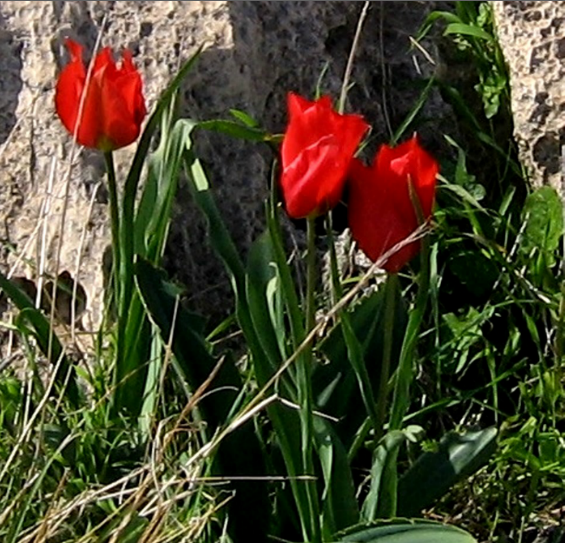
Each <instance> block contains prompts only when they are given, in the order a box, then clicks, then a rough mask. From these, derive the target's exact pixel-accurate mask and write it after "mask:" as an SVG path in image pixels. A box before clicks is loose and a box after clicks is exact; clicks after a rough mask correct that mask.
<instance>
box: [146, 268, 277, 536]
mask: <svg viewBox="0 0 565 543" xmlns="http://www.w3.org/2000/svg"><path fill="white" fill-rule="evenodd" d="M135 271H136V278H137V283H138V286H139V289H140V291H141V294H142V296H143V300H144V302H145V304H146V306H147V309H148V311H149V313H150V315H151V318H152V319H153V321H154V322H155V323H156V324H157V326H158V327H159V329H160V330H161V337H162V339H163V341H164V342H169V341H170V340H171V338H172V341H171V348H172V351H173V354H174V359H173V364H174V365H175V367H176V368H177V370H178V372H179V374H180V377H181V379H185V380H186V382H187V383H188V384H189V386H190V389H191V390H192V391H195V390H196V389H197V388H198V387H200V386H201V385H202V384H204V382H205V381H206V380H207V379H208V377H209V376H210V374H211V373H212V372H213V371H214V369H215V367H216V365H217V363H218V361H217V360H215V359H214V357H213V356H212V355H211V354H210V352H209V349H208V346H207V345H206V343H205V341H204V339H203V338H202V337H201V336H200V335H199V334H198V332H197V331H196V330H195V327H194V326H193V323H194V322H195V318H194V316H193V315H192V314H191V313H189V312H188V311H187V310H186V309H184V308H183V307H182V306H180V305H178V304H177V297H176V296H175V295H174V287H171V285H170V284H169V283H168V281H167V280H166V277H165V274H164V272H162V271H160V270H158V269H156V268H154V267H153V266H152V265H151V264H150V263H149V262H147V261H145V260H143V259H139V260H138V262H137V263H136V266H135ZM196 324H197V326H199V324H200V321H199V319H196ZM242 388H243V385H242V382H241V378H240V375H239V372H238V371H237V368H236V367H235V364H234V363H233V361H232V360H227V359H225V360H224V362H223V364H222V365H221V366H220V368H219V370H218V372H217V374H216V376H215V377H214V379H213V381H212V383H211V384H210V388H209V389H208V391H207V392H209V393H208V394H205V395H204V397H202V398H201V399H200V400H199V402H198V408H199V409H200V410H201V412H202V414H203V418H204V420H205V421H206V423H207V426H208V428H209V435H212V434H213V433H214V432H215V431H216V430H217V429H219V428H220V427H222V426H223V425H226V424H227V423H229V419H228V417H229V416H230V414H231V413H232V410H233V407H234V404H235V403H236V402H237V401H238V395H239V394H240V391H241V390H242ZM210 392H213V393H210ZM218 462H219V467H218V468H217V469H219V470H220V472H219V474H220V475H222V476H224V477H226V478H227V479H228V480H229V478H230V476H234V477H238V478H241V480H237V481H234V482H232V488H233V489H234V490H235V491H236V492H235V495H234V497H233V499H232V500H231V501H230V505H229V506H228V507H229V510H230V526H231V528H232V529H233V534H234V538H236V534H237V535H238V536H241V535H242V534H243V533H246V532H247V533H249V531H251V530H253V531H254V533H262V532H263V531H265V530H266V527H267V520H268V514H269V511H268V503H269V502H268V497H267V487H266V484H265V482H264V481H260V480H254V481H246V480H245V477H252V478H260V477H263V476H264V475H265V473H264V463H263V458H262V452H261V449H260V446H259V442H258V439H257V436H256V435H255V433H254V430H253V427H252V426H251V424H250V423H248V424H244V425H243V426H241V427H240V428H238V429H237V430H235V431H234V432H232V433H230V434H229V435H228V436H227V437H226V438H225V439H224V440H223V441H222V442H221V443H220V445H219V449H218ZM258 517H259V518H258ZM236 539H237V538H236Z"/></svg>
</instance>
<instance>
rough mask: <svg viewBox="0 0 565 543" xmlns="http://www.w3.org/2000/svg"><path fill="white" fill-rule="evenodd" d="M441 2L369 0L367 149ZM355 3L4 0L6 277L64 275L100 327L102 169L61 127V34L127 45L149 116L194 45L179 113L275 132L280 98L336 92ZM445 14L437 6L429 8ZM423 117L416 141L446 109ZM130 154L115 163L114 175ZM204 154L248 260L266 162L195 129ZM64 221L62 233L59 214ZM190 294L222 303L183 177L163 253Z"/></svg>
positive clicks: (0, 204) (363, 52)
mask: <svg viewBox="0 0 565 543" xmlns="http://www.w3.org/2000/svg"><path fill="white" fill-rule="evenodd" d="M439 4H440V3H438V2H394V3H392V2H372V3H371V4H370V9H369V14H368V17H367V20H366V23H365V26H364V29H363V33H362V36H361V40H360V43H359V49H358V54H357V57H356V61H355V67H354V70H353V74H352V81H353V82H354V83H355V86H354V87H353V89H352V90H351V92H350V93H349V100H348V102H349V103H348V108H347V109H348V110H349V111H356V112H360V113H363V114H364V115H365V116H366V118H367V120H368V121H369V122H370V123H371V124H372V125H373V127H374V132H373V139H372V140H371V145H370V152H372V151H373V150H374V149H375V148H376V146H377V145H378V143H380V142H382V141H386V140H388V138H389V136H390V133H391V131H393V130H395V129H396V128H397V127H398V126H399V124H400V123H401V121H402V120H403V119H404V118H405V116H406V115H407V114H408V112H409V111H410V109H411V108H412V106H413V104H414V102H415V101H416V100H417V98H418V96H419V93H420V92H421V88H417V87H415V86H414V85H413V82H414V81H415V80H416V79H417V78H419V77H420V76H421V74H422V73H423V74H429V73H431V71H432V70H434V67H433V65H432V64H430V63H429V61H428V60H427V59H426V57H425V56H424V55H422V54H421V52H420V51H419V50H417V49H411V47H410V41H409V38H410V36H413V35H415V33H416V32H417V30H418V27H419V25H420V24H421V23H422V21H423V19H424V17H425V15H426V14H427V13H428V12H429V11H430V10H432V9H435V8H437V7H438V5H439ZM362 7H363V2H345V1H342V2H305V1H302V2H287V1H283V2H250V1H243V2H226V1H206V2H203V1H202V2H198V1H182V2H180V1H165V2H151V1H120V2H116V1H91V2H82V1H52V2H40V1H25V2H22V1H4V2H1V3H0V70H1V71H2V79H1V81H0V104H1V105H2V107H1V108H0V145H2V148H1V150H0V214H1V216H2V219H3V220H2V225H3V226H2V228H3V230H2V233H1V239H2V245H1V247H2V255H1V265H2V269H3V271H5V272H7V271H10V272H12V273H14V274H16V275H19V276H27V277H29V278H34V279H36V278H37V277H38V276H39V275H40V274H41V273H42V272H45V275H46V276H47V275H49V274H51V275H52V274H54V273H55V271H56V270H55V261H56V257H57V247H58V240H59V238H61V236H62V239H61V254H60V265H59V271H63V270H68V271H69V272H70V273H71V275H72V276H73V277H75V278H76V279H78V281H79V282H80V283H81V284H82V285H83V286H84V288H85V290H86V293H87V298H88V311H87V322H86V323H85V324H84V325H85V326H86V328H89V329H91V328H93V329H95V328H96V323H97V322H98V321H99V319H100V315H101V313H100V308H101V300H102V293H103V273H102V256H103V253H104V251H105V250H106V248H107V245H108V243H109V223H108V209H107V194H106V189H105V179H104V165H103V161H102V157H101V156H100V154H99V153H97V152H94V151H89V150H84V149H78V150H77V152H75V153H73V146H72V143H71V138H70V137H69V135H68V134H67V133H66V132H65V131H64V129H63V128H62V126H61V124H60V122H59V121H58V119H57V117H56V115H55V112H54V108H53V89H54V83H55V80H56V76H57V73H58V70H59V68H60V66H62V65H63V64H64V63H65V62H66V61H67V56H66V51H65V49H64V46H63V42H64V38H65V37H67V36H69V37H72V38H73V39H75V40H77V41H80V42H82V43H83V44H84V46H85V48H86V50H87V51H92V49H93V47H94V44H95V42H96V38H97V35H98V32H99V31H100V28H101V26H102V24H103V22H105V30H104V32H103V35H102V44H103V45H109V46H111V47H112V48H113V49H114V50H115V51H116V52H118V51H119V50H120V49H122V48H123V47H128V48H130V49H131V50H132V51H133V54H134V62H135V63H136V64H137V66H138V67H139V69H140V71H141V72H142V75H143V78H144V85H145V93H146V97H147V102H148V108H149V109H151V107H152V105H153V104H154V102H155V99H156V97H157V96H158V95H159V93H160V91H161V90H162V89H163V88H164V87H165V86H166V85H167V83H168V82H169V81H170V79H171V78H172V76H173V75H174V74H175V72H176V70H177V68H178V66H179V65H180V63H181V62H182V61H183V60H185V59H186V58H188V57H189V56H190V55H191V54H192V53H193V52H194V51H195V50H196V48H197V47H198V46H199V45H201V44H205V47H204V52H203V54H202V55H201V58H200V60H199V63H198V67H197V69H196V70H195V71H194V72H193V73H192V74H190V75H189V77H188V79H187V81H186V84H185V85H184V87H183V92H182V108H183V111H182V113H183V114H185V115H187V116H190V117H193V118H197V119H209V118H218V117H226V116H227V114H228V110H229V109H230V108H239V109H242V110H245V111H246V112H248V113H249V114H250V115H252V116H253V117H255V118H257V119H258V120H259V121H260V122H261V124H262V125H263V126H266V127H267V128H268V129H270V130H272V131H274V132H281V131H283V130H284V126H285V122H286V106H285V96H286V93H287V92H288V91H290V90H293V91H297V92H300V93H302V94H303V95H305V96H313V94H314V90H315V88H316V83H317V81H318V78H319V76H320V73H321V72H322V70H323V68H324V65H325V64H326V63H327V64H328V66H329V68H328V70H327V73H326V75H325V77H324V79H323V81H322V89H323V91H324V92H325V93H329V94H330V95H331V96H333V97H335V98H337V97H338V95H339V91H340V87H341V81H342V77H343V73H344V70H345V64H346V61H347V56H348V54H349V49H350V47H351V43H352V39H353V35H354V32H355V28H356V25H357V20H358V17H359V13H360V11H361V9H362ZM440 7H442V6H440ZM424 116H426V117H428V118H433V119H434V120H435V124H434V125H427V126H424V127H422V129H421V133H422V137H423V141H424V143H425V144H426V145H427V146H428V148H430V150H432V151H434V150H436V149H437V148H438V146H440V145H441V132H442V130H441V129H440V130H438V123H439V124H441V122H442V119H447V124H446V126H448V125H449V124H451V125H452V124H453V123H452V120H451V117H450V112H449V111H448V110H447V109H446V108H445V106H444V105H443V103H442V102H441V100H440V99H439V96H435V95H434V98H433V99H432V100H431V101H430V102H429V104H428V105H427V106H426V109H425V111H424ZM134 147H135V146H131V147H130V148H127V149H124V150H120V151H118V152H117V153H116V154H117V157H116V159H117V162H118V165H119V170H120V171H121V172H124V170H125V167H126V166H127V164H128V162H129V160H130V159H131V156H132V154H133V149H134ZM198 149H199V155H200V156H201V157H202V159H203V162H204V164H205V166H206V168H207V169H208V171H209V173H210V180H211V184H212V186H213V188H214V191H215V194H216V198H217V201H218V204H219V206H220V209H221V211H222V213H223V215H224V217H225V218H226V221H227V223H228V226H229V228H230V230H231V232H232V234H233V237H234V239H235V241H236V243H237V245H238V247H239V248H240V250H241V251H242V252H243V254H245V250H246V248H248V247H249V245H250V243H251V242H252V240H253V239H255V238H256V236H257V234H258V233H259V232H260V231H261V229H262V227H263V217H262V210H263V199H264V197H265V196H266V194H267V187H268V180H269V176H270V167H271V162H272V158H273V156H272V153H270V152H269V151H268V150H267V149H266V148H263V147H261V146H258V145H253V144H250V143H248V142H240V141H234V140H231V139H229V138H227V137H223V136H220V135H217V134H205V133H200V134H199V141H198ZM63 213H65V217H64V224H63V226H61V219H62V217H63ZM166 264H167V266H168V268H169V270H170V271H171V272H172V273H173V274H174V275H175V276H176V277H178V278H179V279H180V280H181V281H183V282H185V283H186V284H187V285H188V297H189V302H190V303H191V305H192V307H195V308H196V309H200V310H202V311H203V312H205V313H208V312H217V311H218V309H222V310H225V309H226V292H229V284H228V281H227V278H226V277H225V275H224V274H223V273H222V272H221V268H222V267H221V265H220V264H219V262H217V260H216V259H215V257H214V256H213V254H212V253H211V251H210V249H209V248H208V247H207V244H206V241H205V227H204V225H203V222H202V220H201V218H200V216H199V214H198V212H197V211H196V210H195V208H194V206H193V205H192V204H191V203H190V198H189V196H188V191H187V190H186V187H184V186H183V185H182V184H181V187H180V189H179V194H178V198H177V201H176V204H175V218H174V221H173V225H172V228H171V234H170V242H169V250H168V255H167V259H166Z"/></svg>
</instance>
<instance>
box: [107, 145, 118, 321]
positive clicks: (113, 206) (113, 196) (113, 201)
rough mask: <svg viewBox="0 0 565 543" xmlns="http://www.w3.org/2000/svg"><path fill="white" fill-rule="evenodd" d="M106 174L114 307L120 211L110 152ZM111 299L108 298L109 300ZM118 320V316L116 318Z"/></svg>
mask: <svg viewBox="0 0 565 543" xmlns="http://www.w3.org/2000/svg"><path fill="white" fill-rule="evenodd" d="M104 160H105V162H106V172H107V174H108V193H109V196H110V228H111V231H112V282H113V284H112V286H111V288H112V290H113V299H114V303H115V304H116V306H117V305H118V303H119V299H120V292H119V287H120V281H119V277H120V211H119V207H118V188H117V185H116V170H115V168H114V156H113V155H112V151H107V152H105V153H104ZM111 299H112V298H110V300H111ZM118 318H119V316H118Z"/></svg>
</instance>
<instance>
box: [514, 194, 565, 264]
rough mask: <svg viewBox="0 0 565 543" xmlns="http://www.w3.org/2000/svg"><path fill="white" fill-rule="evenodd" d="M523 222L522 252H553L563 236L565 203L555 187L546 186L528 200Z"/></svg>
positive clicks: (523, 213) (525, 204) (529, 196)
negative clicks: (564, 208)
mask: <svg viewBox="0 0 565 543" xmlns="http://www.w3.org/2000/svg"><path fill="white" fill-rule="evenodd" d="M522 220H523V221H524V222H525V228H524V235H523V238H522V245H521V250H522V251H523V252H524V253H526V254H529V253H530V252H531V251H532V250H534V249H537V250H539V251H547V252H552V251H555V250H556V249H557V248H558V247H559V240H560V239H561V236H562V235H563V202H562V201H561V198H560V197H559V195H558V194H557V191H556V190H555V189H554V188H553V187H549V186H545V187H541V188H539V189H537V190H536V191H535V192H532V193H531V194H530V195H528V197H527V198H526V202H525V203H524V210H523V212H522Z"/></svg>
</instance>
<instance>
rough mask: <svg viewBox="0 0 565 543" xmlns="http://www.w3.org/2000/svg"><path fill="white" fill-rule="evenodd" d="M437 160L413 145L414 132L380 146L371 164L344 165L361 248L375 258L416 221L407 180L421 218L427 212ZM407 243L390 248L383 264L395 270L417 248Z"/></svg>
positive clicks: (415, 142)
mask: <svg viewBox="0 0 565 543" xmlns="http://www.w3.org/2000/svg"><path fill="white" fill-rule="evenodd" d="M437 173H438V164H437V162H436V161H435V160H434V158H433V157H432V156H431V155H429V154H428V153H426V152H425V151H424V150H423V149H422V148H421V147H420V145H419V143H418V140H417V137H416V136H414V137H413V138H412V139H411V140H409V141H407V142H405V143H403V144H401V145H399V146H397V147H395V148H391V147H389V146H387V145H383V146H381V148H380V149H379V151H378V153H377V156H376V157H375V161H374V165H373V167H372V168H368V167H365V166H364V165H363V164H362V163H361V162H360V161H358V160H354V161H353V162H352V164H351V167H350V174H349V175H350V189H349V204H348V215H349V226H350V229H351V235H352V237H353V239H355V240H356V242H357V244H358V245H359V247H360V248H361V250H362V251H363V252H364V253H365V254H366V255H367V256H368V257H369V258H370V259H371V260H372V261H373V262H376V261H377V260H378V259H379V258H381V257H382V256H383V255H384V254H385V253H387V252H388V251H390V250H391V249H393V248H394V247H395V245H397V244H398V243H400V242H402V241H403V240H405V239H406V238H408V237H409V236H410V235H411V234H412V233H413V232H414V231H415V230H416V229H417V228H418V226H419V224H418V218H417V214H416V211H415V209H414V205H413V203H412V199H411V196H410V189H409V184H412V188H413V190H414V193H415V194H416V196H417V197H418V200H419V203H420V207H421V210H422V214H423V216H424V219H426V220H427V219H428V218H429V217H430V215H431V213H432V207H433V202H434V198H435V185H436V176H437ZM419 249H420V242H412V243H410V244H408V245H405V246H403V247H402V248H400V249H398V250H397V251H395V252H394V253H393V254H392V255H390V257H389V258H388V260H387V261H386V262H385V263H384V264H383V268H384V269H385V270H387V271H388V272H392V273H395V272H397V271H399V270H400V269H401V268H402V267H403V266H404V265H405V264H406V263H407V262H408V261H409V260H411V259H412V258H413V257H414V256H415V255H416V254H417V253H418V251H419Z"/></svg>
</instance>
